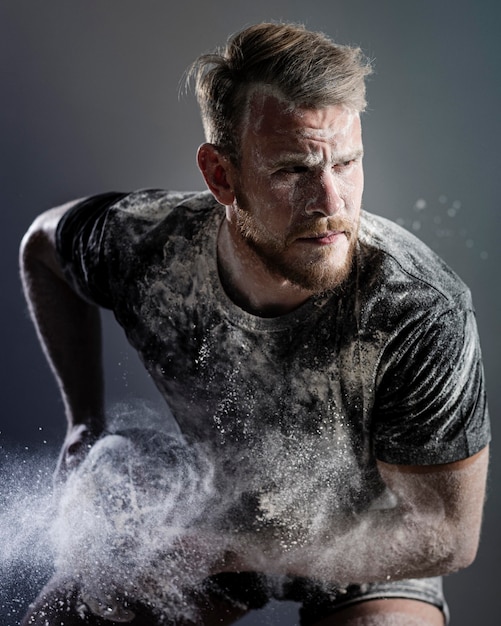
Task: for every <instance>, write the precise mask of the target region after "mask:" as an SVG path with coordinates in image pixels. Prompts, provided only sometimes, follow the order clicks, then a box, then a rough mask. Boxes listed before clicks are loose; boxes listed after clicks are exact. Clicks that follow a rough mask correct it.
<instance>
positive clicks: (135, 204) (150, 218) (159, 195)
mask: <svg viewBox="0 0 501 626" xmlns="http://www.w3.org/2000/svg"><path fill="white" fill-rule="evenodd" d="M216 205H217V202H216V200H215V199H214V196H213V195H212V194H211V193H210V192H209V191H198V192H197V191H167V190H164V189H140V190H138V191H133V192H130V193H127V194H126V195H124V196H123V197H122V198H121V199H120V200H119V201H118V202H116V203H115V204H114V205H113V210H114V212H115V213H116V214H117V215H118V216H119V217H123V218H136V219H139V220H144V221H146V222H158V221H160V220H162V219H163V218H165V217H166V216H167V215H169V214H171V213H172V212H173V211H175V210H176V209H184V211H185V212H190V211H192V212H195V213H197V212H200V211H206V210H207V209H211V208H214V207H215V206H216Z"/></svg>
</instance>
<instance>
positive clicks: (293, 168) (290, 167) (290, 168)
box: [279, 165, 308, 174]
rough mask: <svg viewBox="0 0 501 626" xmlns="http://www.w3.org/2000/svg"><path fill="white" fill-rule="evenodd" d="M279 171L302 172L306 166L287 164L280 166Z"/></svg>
mask: <svg viewBox="0 0 501 626" xmlns="http://www.w3.org/2000/svg"><path fill="white" fill-rule="evenodd" d="M279 171H280V172H282V173H283V174H304V173H305V172H307V171H308V168H307V166H306V165H288V166H287V167H282V168H280V170H279Z"/></svg>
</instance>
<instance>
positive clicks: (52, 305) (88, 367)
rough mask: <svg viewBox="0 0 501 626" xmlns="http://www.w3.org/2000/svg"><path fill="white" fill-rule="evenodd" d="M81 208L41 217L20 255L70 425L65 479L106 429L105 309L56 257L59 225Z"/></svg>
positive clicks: (57, 210)
mask: <svg viewBox="0 0 501 626" xmlns="http://www.w3.org/2000/svg"><path fill="white" fill-rule="evenodd" d="M77 202H78V201H77ZM77 202H72V203H68V204H65V205H63V206H60V207H57V208H54V209H50V210H49V211H47V212H45V213H43V214H41V215H40V216H39V217H37V218H36V219H35V221H34V222H33V224H32V225H31V227H30V228H29V230H28V232H27V233H26V235H25V236H24V238H23V240H22V243H21V250H20V266H21V278H22V282H23V287H24V293H25V296H26V299H27V302H28V306H29V311H30V314H31V317H32V320H33V322H34V325H35V328H36V330H37V334H38V338H39V340H40V343H41V345H42V347H43V350H44V353H45V355H46V357H47V360H48V362H49V364H50V366H51V368H52V371H53V373H54V376H55V378H56V381H57V384H58V386H59V389H60V392H61V396H62V399H63V402H64V408H65V413H66V417H67V422H68V431H67V435H66V440H65V443H64V446H63V451H62V454H61V458H60V462H59V473H61V474H63V475H64V473H65V472H66V471H67V470H68V469H71V467H72V466H74V465H76V464H77V463H78V462H79V460H81V458H83V456H84V455H85V452H86V448H87V447H88V445H89V444H91V443H92V442H93V441H94V440H95V439H96V438H97V437H98V436H99V435H100V434H101V432H102V430H103V428H104V383H103V368H102V356H101V323H100V314H99V309H98V307H97V306H95V305H92V304H89V303H88V302H86V301H85V300H83V299H82V298H81V297H80V296H79V295H78V294H77V293H76V292H75V291H74V289H73V288H72V287H71V286H70V285H69V283H68V282H67V281H66V279H65V278H64V275H63V272H62V269H61V265H60V262H59V260H58V256H57V253H56V229H57V225H58V223H59V220H60V219H61V217H62V216H63V215H64V214H65V213H66V211H68V210H69V209H70V208H72V206H74V205H75V204H77Z"/></svg>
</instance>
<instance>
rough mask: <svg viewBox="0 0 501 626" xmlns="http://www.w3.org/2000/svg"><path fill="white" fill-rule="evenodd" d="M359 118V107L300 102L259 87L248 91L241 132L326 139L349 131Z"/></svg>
mask: <svg viewBox="0 0 501 626" xmlns="http://www.w3.org/2000/svg"><path fill="white" fill-rule="evenodd" d="M359 119H360V115H359V113H358V111H354V110H353V109H349V108H348V107H346V106H344V105H341V104H337V105H332V106H325V107H306V106H301V105H297V104H294V103H292V102H290V101H288V100H285V99H284V98H282V97H280V95H279V94H277V93H273V91H272V90H269V89H266V88H262V89H256V90H255V91H253V92H252V93H251V94H250V95H249V99H248V107H247V116H246V123H245V126H246V128H244V132H245V130H247V131H249V132H251V133H257V134H266V135H273V134H275V135H280V134H293V135H297V136H298V137H304V138H308V137H311V138H314V139H315V138H319V139H322V138H325V139H329V138H330V137H333V136H336V135H343V134H345V133H347V132H349V131H350V130H351V129H352V127H353V125H354V123H357V124H358V123H359Z"/></svg>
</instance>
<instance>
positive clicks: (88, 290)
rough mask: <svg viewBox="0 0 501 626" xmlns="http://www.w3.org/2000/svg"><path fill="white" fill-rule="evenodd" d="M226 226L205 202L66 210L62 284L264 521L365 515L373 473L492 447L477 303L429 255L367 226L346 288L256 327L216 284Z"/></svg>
mask: <svg viewBox="0 0 501 626" xmlns="http://www.w3.org/2000/svg"><path fill="white" fill-rule="evenodd" d="M224 218H225V212H224V207H222V206H221V205H219V204H218V203H217V202H216V200H215V199H214V198H213V196H212V195H211V194H210V193H209V192H202V193H169V192H166V191H162V190H142V191H138V192H134V193H126V194H119V193H110V194H104V195H101V196H96V197H92V198H89V199H87V200H85V201H82V202H81V203H79V204H78V205H77V206H76V207H74V208H73V209H72V210H70V211H69V212H68V213H67V214H66V215H65V217H64V218H63V219H62V220H61V222H60V225H59V228H58V233H57V245H58V252H59V255H60V259H61V263H62V266H63V269H64V272H65V275H66V277H67V279H68V280H69V281H70V283H71V284H72V285H73V287H74V288H75V289H76V290H77V292H78V293H79V294H80V295H81V296H82V297H83V298H85V299H86V300H88V301H90V302H92V303H96V304H98V305H100V306H102V307H107V308H109V309H111V310H112V311H113V312H114V315H115V317H116V319H117V320H118V322H119V324H120V325H121V326H122V327H123V329H124V331H125V333H126V335H127V338H128V340H129V342H130V343H131V344H132V346H133V347H134V348H135V349H136V350H137V352H138V353H139V355H140V358H141V359H142V361H143V363H144V365H145V367H146V369H147V370H148V372H149V373H150V375H151V376H152V378H153V380H154V381H155V383H156V385H157V387H158V389H159V390H160V392H161V394H162V395H163V397H164V398H165V400H166V401H167V403H168V405H169V407H170V409H171V411H172V413H173V415H174V416H175V418H176V420H177V422H178V424H179V426H180V428H181V430H182V432H183V433H184V434H185V436H186V437H187V438H188V439H189V440H193V441H203V442H205V443H206V444H207V445H209V446H210V447H211V449H213V450H214V451H215V453H216V454H215V456H216V457H217V458H218V459H219V462H220V464H221V467H223V468H227V467H228V466H230V465H231V468H232V469H231V471H232V472H234V473H236V474H235V475H236V476H237V477H238V478H236V479H235V481H236V482H238V480H240V481H241V482H242V483H245V488H242V489H241V491H242V492H245V493H256V492H259V493H260V502H261V507H262V508H263V507H264V508H265V509H266V510H267V511H268V512H269V514H270V515H271V516H272V517H273V516H275V515H276V516H281V515H285V514H288V513H290V512H291V510H293V509H294V508H297V503H298V502H299V501H303V502H306V501H307V502H308V503H309V504H308V506H311V507H312V509H313V508H314V506H315V502H312V494H314V493H317V492H318V498H319V501H318V503H317V505H319V506H320V502H321V498H325V495H326V493H328V494H329V495H328V500H329V502H328V506H329V507H330V508H331V509H332V508H336V507H337V508H340V509H343V508H345V507H349V508H351V509H353V508H355V509H357V507H358V508H360V509H362V508H363V507H364V506H366V505H367V501H368V500H370V499H371V498H373V497H374V494H376V493H378V492H381V491H382V489H383V487H382V486H381V485H379V487H378V486H377V485H378V484H379V483H378V475H377V469H376V459H380V460H382V461H386V462H388V463H394V464H413V465H415V464H438V463H448V462H452V461H457V460H460V459H464V458H466V457H468V456H471V455H473V454H475V453H476V452H478V451H480V450H481V449H482V448H483V447H484V446H485V445H486V444H487V443H488V441H489V437H490V435H489V419H488V412H487V404H486V395H485V389H484V379H483V371H482V363H481V354H480V348H479V341H478V336H477V329H476V322H475V314H474V310H473V308H472V303H471V297H470V292H469V290H468V288H467V287H466V286H465V285H464V284H463V282H462V281H461V280H460V279H459V278H458V276H457V275H456V274H455V273H454V272H453V271H452V270H451V269H449V268H448V267H447V265H446V264H445V263H444V262H443V261H442V260H441V259H440V258H439V257H438V256H437V255H436V254H435V253H434V252H432V251H431V250H430V249H429V248H428V247H426V246H425V245H424V244H423V243H422V242H421V241H419V240H418V239H417V238H415V237H414V236H413V235H411V234H410V233H409V232H407V231H406V230H405V229H403V228H401V227H399V226H397V225H396V224H393V223H392V222H390V221H388V220H386V219H384V218H382V217H379V216H375V215H372V214H370V213H368V212H366V211H362V215H361V223H360V231H359V241H358V244H357V248H356V252H355V257H354V262H353V266H352V269H351V273H350V275H349V278H348V279H347V281H346V283H345V284H344V285H343V286H342V287H341V288H339V289H337V290H335V291H333V292H326V293H323V294H320V295H317V296H314V297H312V298H310V299H309V300H308V301H307V302H305V303H304V304H303V305H302V306H300V307H299V308H298V309H296V310H294V311H293V312H291V313H288V314H286V315H281V316H278V317H272V318H264V317H258V316H256V315H252V314H250V313H248V312H246V311H244V310H242V309H241V308H239V307H238V306H237V305H236V304H235V303H233V302H232V300H231V299H230V298H229V297H228V295H227V294H226V292H225V291H224V289H223V287H222V285H221V282H220V279H219V275H218V265H217V235H218V230H219V227H220V225H221V223H222V221H223V220H224ZM305 475H306V476H308V477H309V480H308V481H305V480H304V476H305ZM326 486H327V487H328V488H326ZM263 494H265V495H263ZM322 502H323V500H322ZM263 503H265V504H263Z"/></svg>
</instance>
